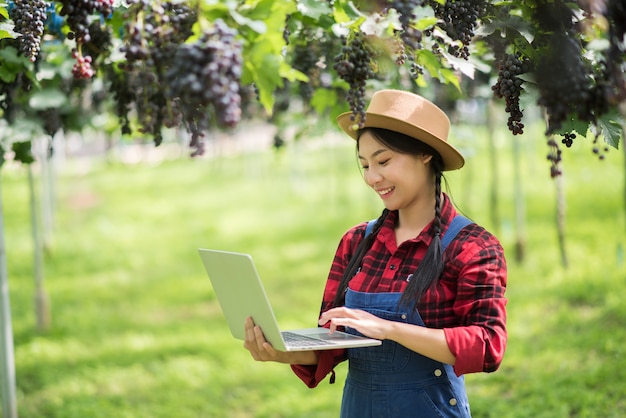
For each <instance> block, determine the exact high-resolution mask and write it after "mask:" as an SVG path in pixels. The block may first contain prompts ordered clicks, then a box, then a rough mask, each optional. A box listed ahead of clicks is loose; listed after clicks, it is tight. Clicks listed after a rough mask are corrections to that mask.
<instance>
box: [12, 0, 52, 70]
mask: <svg viewBox="0 0 626 418" xmlns="http://www.w3.org/2000/svg"><path fill="white" fill-rule="evenodd" d="M47 8H48V4H47V3H46V2H45V1H43V0H15V2H14V4H13V8H11V9H10V17H11V19H12V20H13V22H14V23H15V31H16V32H18V33H19V34H21V35H22V36H21V37H20V38H19V43H20V51H22V52H23V53H24V55H25V56H26V57H27V58H28V59H29V60H30V61H31V62H35V61H37V57H38V56H39V51H40V46H39V45H40V43H41V38H42V36H43V32H44V23H45V21H46V9H47Z"/></svg>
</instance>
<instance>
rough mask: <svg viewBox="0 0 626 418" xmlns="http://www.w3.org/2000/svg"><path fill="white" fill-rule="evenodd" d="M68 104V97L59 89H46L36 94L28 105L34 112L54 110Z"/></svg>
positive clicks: (31, 97)
mask: <svg viewBox="0 0 626 418" xmlns="http://www.w3.org/2000/svg"><path fill="white" fill-rule="evenodd" d="M66 103H67V96H66V95H65V94H64V93H63V92H61V91H60V90H57V89H44V90H39V91H36V92H34V93H33V94H32V95H31V96H30V99H29V100H28V105H29V106H30V107H31V108H33V109H34V110H45V109H51V108H52V109H54V108H58V107H61V106H63V105H64V104H66Z"/></svg>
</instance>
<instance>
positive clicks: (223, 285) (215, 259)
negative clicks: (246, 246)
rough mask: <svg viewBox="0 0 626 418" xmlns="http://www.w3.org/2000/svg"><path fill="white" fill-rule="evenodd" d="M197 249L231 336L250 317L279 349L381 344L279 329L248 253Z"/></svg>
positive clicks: (344, 335)
mask: <svg viewBox="0 0 626 418" xmlns="http://www.w3.org/2000/svg"><path fill="white" fill-rule="evenodd" d="M198 252H199V253H200V258H201V259H202V263H203V264H204V268H205V270H206V272H207V274H208V276H209V279H210V281H211V284H212V285H213V290H214V291H215V294H216V296H217V300H218V302H219V304H220V307H221V308H222V312H223V313H224V316H225V317H226V322H227V323H228V327H229V328H230V332H231V334H232V335H233V337H235V338H237V339H239V340H244V339H245V330H244V322H245V320H246V318H248V317H250V316H251V317H252V319H253V320H254V323H255V324H256V325H258V326H260V327H261V329H262V330H263V334H264V335H265V339H266V340H267V341H269V342H270V343H271V344H272V346H273V347H274V348H275V349H276V350H280V351H306V350H330V349H336V348H354V347H368V346H375V345H380V344H382V342H381V341H380V340H376V339H372V338H365V337H362V336H357V335H352V334H348V333H345V332H341V331H335V332H333V333H332V334H331V333H330V332H329V330H328V329H327V328H321V327H316V328H308V329H298V330H288V331H281V330H280V328H279V326H278V322H277V321H276V317H275V316H274V311H273V310H272V307H271V305H270V303H269V299H268V298H267V295H266V293H265V290H264V288H263V284H262V283H261V279H260V277H259V275H258V273H257V270H256V267H255V265H254V262H253V261H252V257H251V256H250V255H248V254H241V253H235V252H228V251H219V250H209V249H204V248H199V249H198Z"/></svg>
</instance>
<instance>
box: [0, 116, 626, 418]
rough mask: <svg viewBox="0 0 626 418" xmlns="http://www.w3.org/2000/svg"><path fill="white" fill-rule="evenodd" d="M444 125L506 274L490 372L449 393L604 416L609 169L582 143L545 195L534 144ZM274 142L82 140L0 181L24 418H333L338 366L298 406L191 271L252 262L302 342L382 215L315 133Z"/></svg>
mask: <svg viewBox="0 0 626 418" xmlns="http://www.w3.org/2000/svg"><path fill="white" fill-rule="evenodd" d="M472 112H474V113H472ZM460 114H461V115H462V117H460V118H459V119H458V120H457V121H455V124H454V126H453V128H452V132H451V137H450V142H451V143H453V144H454V145H455V146H458V147H459V148H460V149H461V150H462V151H463V153H464V154H465V155H466V160H467V163H466V166H465V167H464V168H462V169H461V170H458V171H454V172H449V173H447V179H448V186H449V189H448V192H449V193H450V194H451V196H452V198H453V199H454V202H455V204H456V205H457V207H458V209H459V210H461V211H462V212H463V213H465V214H466V215H468V216H470V217H471V218H472V219H474V220H475V221H476V222H478V223H480V224H481V225H483V226H485V227H486V228H488V229H489V230H491V231H492V232H493V233H495V234H496V235H497V236H498V237H499V238H500V240H501V241H502V243H503V245H504V247H505V251H506V256H507V261H508V265H509V277H508V281H509V282H508V290H507V296H508V298H509V305H508V315H509V319H508V327H509V335H510V339H509V345H508V349H507V354H506V356H505V359H504V362H503V364H502V366H501V368H500V369H499V370H498V371H497V372H495V373H493V374H477V375H468V376H466V381H467V386H468V392H469V397H470V403H471V405H472V408H473V414H474V416H476V417H551V418H552V417H574V416H576V417H618V416H622V415H623V414H624V413H625V412H626V404H625V401H624V399H626V396H625V395H626V389H625V388H624V386H623V381H624V379H625V378H626V375H625V372H624V370H626V368H625V367H624V358H625V356H624V348H623V341H624V339H625V337H626V331H625V329H626V327H625V326H624V325H626V308H625V307H624V306H625V305H624V304H623V303H622V300H623V297H624V295H626V266H625V262H624V245H625V241H626V239H625V237H626V234H625V233H624V232H625V229H626V226H625V220H624V190H625V188H624V187H625V186H624V164H625V160H624V154H623V152H622V150H611V151H609V152H607V153H605V154H604V157H603V159H600V158H597V156H595V155H594V154H593V150H592V144H589V143H587V144H585V143H584V142H582V141H581V142H579V145H578V146H575V147H572V148H571V149H568V150H567V154H566V155H565V156H564V158H563V161H562V164H561V170H562V172H563V174H562V175H561V176H559V177H558V178H556V179H552V178H551V177H550V162H549V161H548V160H547V159H546V155H547V153H549V151H550V150H549V147H548V146H547V145H544V142H543V141H535V140H529V139H527V138H525V137H514V136H512V135H511V134H510V133H509V132H508V131H506V130H505V129H502V130H501V131H497V130H496V131H495V132H493V133H491V134H490V133H489V132H488V131H487V129H486V126H485V125H484V124H483V123H482V122H483V120H482V119H481V117H480V115H481V114H482V113H481V112H480V111H479V110H474V111H469V110H467V109H466V110H464V111H462V112H461V113H460ZM470 121H471V122H470ZM503 125H504V124H500V126H503ZM541 125H542V124H541V123H539V120H538V119H535V121H534V122H532V123H531V124H530V125H529V128H528V133H527V135H528V136H530V137H531V138H532V137H533V135H537V136H540V135H543V132H542V129H543V127H542V126H541ZM275 129H276V128H274V127H272V126H271V125H267V124H263V123H260V122H250V123H245V124H243V125H241V126H240V127H239V128H238V129H237V130H236V132H233V133H231V134H229V135H227V134H223V133H214V134H211V135H210V136H209V137H208V140H207V142H206V153H205V155H204V156H203V157H200V158H195V159H191V158H189V157H188V155H187V151H186V150H185V149H184V145H181V144H180V143H179V141H178V139H177V136H176V135H177V133H176V131H171V132H169V134H168V136H166V140H165V142H164V143H163V144H162V146H160V147H158V148H157V147H154V146H153V144H151V143H144V142H142V141H139V140H138V141H134V142H130V143H129V142H128V141H126V142H120V143H118V144H115V145H114V146H113V147H108V148H107V147H105V145H104V144H105V141H104V139H103V136H102V135H101V134H99V133H98V132H95V131H94V132H92V133H90V134H87V135H85V136H84V137H74V136H68V137H57V138H55V141H58V142H57V143H62V144H64V146H63V147H57V148H55V149H56V150H58V151H57V152H55V153H54V155H53V156H52V157H51V158H50V159H48V160H47V163H46V164H41V163H35V164H33V165H31V166H25V165H20V164H18V163H8V164H7V165H6V166H5V167H4V169H3V172H2V200H3V202H4V221H5V240H6V248H7V260H8V266H7V267H8V273H9V278H10V300H11V312H12V321H13V330H14V342H15V364H16V375H17V396H18V403H19V406H20V415H21V416H22V417H50V418H54V417H63V418H69V417H81V418H83V417H111V416H116V417H171V416H176V417H225V416H228V417H334V416H337V415H338V408H339V405H340V400H341V388H342V384H343V379H344V378H345V364H344V365H341V366H340V367H339V368H338V370H337V373H338V378H337V382H336V384H334V385H331V384H329V383H328V381H325V382H323V383H322V384H321V385H320V386H319V387H318V388H317V389H314V390H310V389H307V388H306V387H305V386H304V384H302V383H301V382H300V381H299V380H298V379H297V378H296V377H295V375H293V374H292V373H291V371H290V369H289V367H287V366H283V365H277V364H264V363H256V362H254V361H252V359H251V358H250V357H249V356H248V354H247V351H245V350H244V349H243V348H242V342H241V341H238V340H235V339H233V338H232V337H231V335H230V334H229V331H228V328H227V325H226V322H225V320H224V318H223V316H222V314H221V311H220V308H219V305H218V303H217V301H216V300H215V295H214V293H213V291H212V289H211V285H210V283H209V281H208V279H207V277H206V275H205V272H204V270H203V268H202V265H201V263H200V260H199V257H198V255H197V251H196V250H197V248H198V247H210V248H219V249H224V250H232V251H241V252H247V253H250V254H252V255H253V257H254V259H255V262H256V263H257V267H258V270H259V273H260V275H261V277H262V278H263V280H264V283H265V285H266V290H267V293H268V296H269V298H270V300H271V301H272V304H273V305H274V307H275V308H276V311H277V312H276V314H277V317H278V320H279V323H280V324H281V325H282V326H284V327H292V326H293V327H308V326H313V324H315V322H316V319H317V315H318V309H319V304H320V300H321V294H322V290H323V286H324V282H325V279H326V274H327V272H328V269H329V267H330V262H331V259H332V256H333V254H334V251H335V249H336V246H337V244H338V242H339V239H340V237H341V235H342V234H343V233H344V232H345V231H346V230H347V229H348V228H350V227H351V226H353V225H354V224H356V223H359V222H363V221H365V220H369V219H371V218H373V217H376V216H378V214H379V213H380V211H381V210H382V205H381V202H380V200H379V198H378V197H377V196H375V194H374V193H373V192H371V191H370V190H369V189H368V188H367V186H366V185H365V184H364V182H363V179H362V177H361V173H360V170H359V168H358V163H357V160H356V157H355V149H354V141H353V140H351V139H349V138H347V137H346V136H344V135H343V134H340V133H339V132H338V131H337V129H335V127H334V124H333V122H332V121H327V122H321V123H319V124H318V125H316V128H315V129H312V130H311V133H310V135H309V136H308V137H306V138H299V139H294V137H292V136H290V135H289V132H287V133H285V134H284V139H285V140H284V142H283V143H282V144H281V146H279V147H277V146H276V144H275V141H274V135H275ZM44 149H45V147H44ZM28 167H30V169H29V168H28ZM29 173H30V174H29ZM29 181H31V182H32V185H33V186H34V187H33V188H32V189H31V188H30V187H29ZM33 197H34V208H35V212H36V213H37V214H38V215H37V216H36V217H35V220H36V222H37V224H38V231H40V232H39V233H34V232H33V231H34V229H33V223H32V220H33V218H32V216H31V209H30V208H31V206H32V205H33ZM46 219H47V220H46ZM35 238H36V240H35ZM38 247H40V248H39V249H38ZM38 253H40V254H41V259H40V260H38V259H37V254H38Z"/></svg>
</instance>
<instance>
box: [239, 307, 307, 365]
mask: <svg viewBox="0 0 626 418" xmlns="http://www.w3.org/2000/svg"><path fill="white" fill-rule="evenodd" d="M245 330H246V336H245V340H244V343H243V347H244V348H245V349H246V350H248V351H249V352H250V354H251V355H252V358H253V359H255V360H256V361H274V362H277V363H286V364H308V365H311V364H317V354H315V352H314V351H294V352H285V351H278V350H276V349H274V347H272V344H270V343H269V342H267V340H266V339H265V336H264V335H263V331H262V330H261V327H259V326H257V325H255V324H254V321H253V320H252V318H251V317H248V318H246V322H245Z"/></svg>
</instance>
